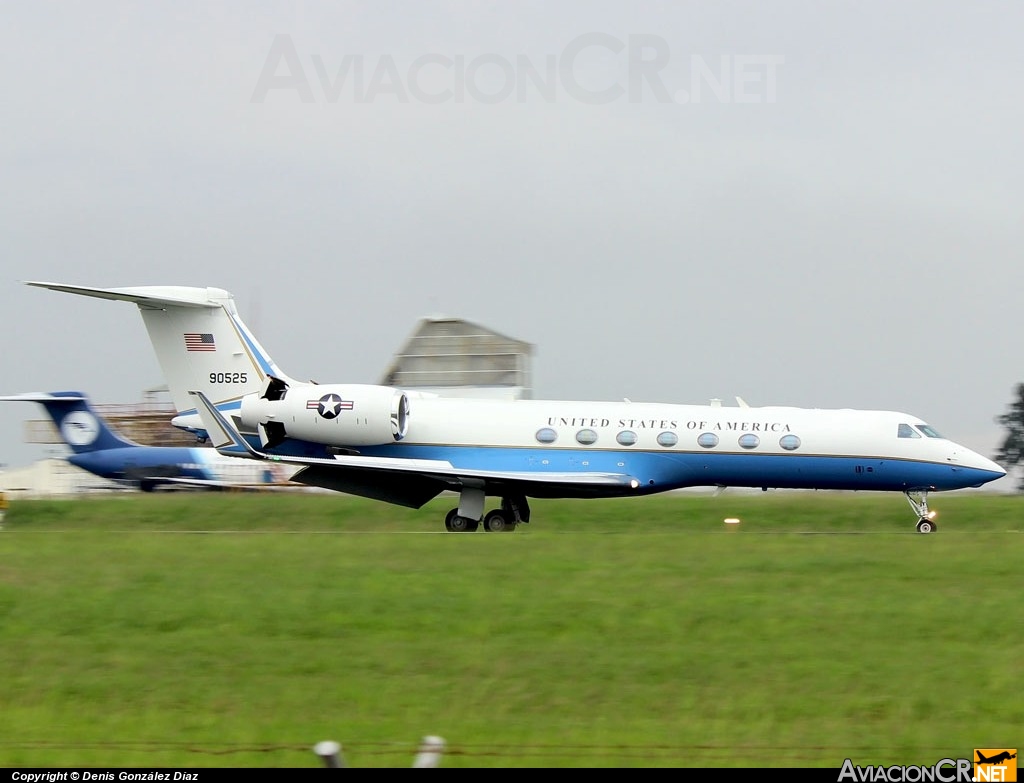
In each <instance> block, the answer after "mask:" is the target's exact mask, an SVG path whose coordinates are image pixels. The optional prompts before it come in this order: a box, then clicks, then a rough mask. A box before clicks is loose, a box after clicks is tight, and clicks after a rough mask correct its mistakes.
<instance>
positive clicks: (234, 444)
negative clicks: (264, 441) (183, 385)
mask: <svg viewBox="0 0 1024 783" xmlns="http://www.w3.org/2000/svg"><path fill="white" fill-rule="evenodd" d="M189 394H191V395H193V396H194V397H198V398H199V404H198V405H197V406H196V410H197V411H198V412H199V417H200V418H201V419H202V421H203V427H205V428H206V432H207V434H208V435H209V436H210V442H211V443H212V444H213V447H214V448H215V449H217V451H219V452H220V453H221V454H226V455H227V456H229V457H251V458H253V459H266V455H264V454H261V453H260V452H258V451H256V449H254V448H253V447H252V446H250V445H249V444H248V443H247V442H246V440H245V438H243V437H242V435H241V434H240V433H239V432H238V429H237V428H236V427H235V426H234V425H233V424H232V423H231V422H230V421H228V419H227V417H226V416H225V415H224V414H223V413H221V412H220V411H219V410H217V406H216V405H214V404H213V403H212V402H210V399H209V398H208V397H207V396H206V395H205V394H203V393H202V392H201V391H190V392H189Z"/></svg>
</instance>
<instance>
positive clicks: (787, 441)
mask: <svg viewBox="0 0 1024 783" xmlns="http://www.w3.org/2000/svg"><path fill="white" fill-rule="evenodd" d="M779 445H780V446H782V448H784V449H785V450H786V451H796V450H797V449H798V448H800V438H798V437H797V436H796V435H783V436H782V437H781V438H779Z"/></svg>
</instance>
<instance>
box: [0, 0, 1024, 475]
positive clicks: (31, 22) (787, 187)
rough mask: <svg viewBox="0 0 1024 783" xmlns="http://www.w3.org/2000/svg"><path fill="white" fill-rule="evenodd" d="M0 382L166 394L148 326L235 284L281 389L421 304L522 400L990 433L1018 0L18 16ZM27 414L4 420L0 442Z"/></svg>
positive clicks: (1016, 316) (1021, 25)
mask: <svg viewBox="0 0 1024 783" xmlns="http://www.w3.org/2000/svg"><path fill="white" fill-rule="evenodd" d="M0 18H2V24H0V86H2V91H0V94H2V96H3V99H2V101H0V140H2V144H0V172H2V178H3V188H2V190H0V199H2V203H0V234H2V238H3V251H2V252H3V264H2V270H3V274H2V275H0V325H2V329H3V334H4V339H3V357H4V360H3V365H2V369H0V394H14V393H20V392H27V391H54V390H59V389H77V390H81V391H85V392H87V393H89V394H90V395H91V396H92V397H93V398H94V400H96V401H97V402H103V403H130V402H136V401H139V400H140V399H141V398H142V394H143V390H144V389H147V388H150V387H154V386H158V385H160V384H162V383H163V378H162V375H161V373H160V369H159V366H158V365H157V362H156V360H155V357H154V355H153V353H152V350H151V348H150V344H149V340H148V338H147V336H146V333H145V329H144V327H143V324H142V319H141V318H140V316H139V314H138V311H137V309H136V308H135V306H134V305H129V304H127V303H120V302H104V301H100V300H95V299H86V298H82V297H76V296H71V295H68V294H62V293H56V292H52V291H46V290H41V289H35V288H29V287H27V286H25V285H23V284H22V282H21V281H24V280H47V281H56V282H65V283H73V284H81V285H92V286H111V287H116V286H127V285H156V284H166V285H195V286H218V287H222V288H226V289H228V290H230V291H232V292H233V293H234V294H235V296H236V299H237V302H238V305H239V308H240V311H241V313H242V316H243V318H244V319H245V320H246V321H247V323H248V324H249V326H250V327H251V328H252V329H253V330H254V331H255V332H256V333H257V335H258V336H259V337H260V339H261V341H262V342H263V344H264V346H265V347H266V348H267V349H268V350H269V351H270V352H271V354H272V355H273V356H274V358H275V360H276V361H277V362H278V364H280V365H281V367H282V369H284V370H285V371H286V372H288V373H289V374H291V375H293V376H294V377H298V378H315V379H317V380H320V381H322V382H342V381H348V382H370V383H372V382H375V381H376V380H377V379H378V378H379V377H380V375H381V373H382V372H383V371H384V369H385V367H386V366H387V364H388V361H389V359H390V357H391V355H392V353H393V352H394V351H395V350H396V349H397V348H398V347H400V345H401V344H402V343H403V341H404V340H405V338H406V336H407V335H408V334H409V332H410V331H411V329H412V328H413V326H414V324H415V322H416V321H417V319H418V318H420V317H421V316H424V315H427V314H435V313H444V314H447V315H453V316H461V317H464V318H468V319H470V320H474V321H479V322H481V323H484V324H486V325H488V326H490V327H492V328H494V329H497V330H498V331H501V332H504V333H506V334H509V335H511V336H514V337H517V338H520V339H524V340H528V341H530V342H532V343H534V344H535V346H536V356H535V360H534V389H535V394H534V396H536V397H552V398H576V399H615V398H620V397H623V396H626V397H629V398H631V399H633V400H645V401H664V402H686V403H705V402H707V400H708V399H710V398H713V397H719V398H722V399H723V400H725V401H726V404H731V403H732V400H733V397H734V396H735V395H740V396H741V397H743V398H744V399H745V400H746V401H747V402H748V403H750V404H751V405H798V406H806V407H822V408H825V407H854V408H882V409H887V410H902V411H906V412H909V413H913V414H915V415H918V416H921V417H923V418H924V419H925V420H927V421H928V422H929V423H931V424H932V425H933V426H935V427H936V428H938V429H939V430H940V431H941V432H943V433H944V434H946V435H947V436H948V437H950V438H952V439H954V440H958V441H960V442H962V443H964V444H965V445H968V446H970V447H973V448H975V449H977V450H979V451H981V452H982V453H985V454H989V455H991V453H992V452H993V450H994V449H995V448H996V446H997V445H998V443H999V440H1000V438H1001V435H1002V431H1001V429H1000V427H999V425H997V424H996V423H995V422H994V417H995V416H997V415H999V414H1001V413H1003V412H1004V411H1005V410H1006V408H1007V405H1008V404H1009V402H1010V400H1011V398H1012V395H1013V389H1014V385H1015V384H1016V383H1018V382H1020V381H1024V365H1022V362H1021V360H1020V351H1021V346H1020V342H1021V340H1020V335H1021V333H1022V332H1024V308H1022V307H1021V306H1020V302H1021V296H1022V291H1024V285H1022V283H1024V264H1022V263H1021V260H1022V259H1021V249H1020V248H1021V240H1022V229H1021V217H1022V204H1024V171H1022V162H1024V161H1022V146H1021V134H1022V127H1024V104H1022V102H1021V100H1020V95H1021V85H1022V84H1024V49H1022V47H1021V45H1020V41H1021V40H1024V6H1020V4H1016V3H1010V2H984V1H982V2H974V3H970V4H967V3H962V2H952V1H951V0H927V2H925V1H922V2H900V3H890V2H882V1H880V0H879V1H868V2H864V1H863V0H861V1H859V2H828V3H813V2H786V1H780V2H772V3H763V2H755V1H754V0H748V1H746V2H714V3H709V2H664V3H663V2H635V3H630V4H628V6H627V4H625V3H622V2H615V3H610V2H591V1H587V2H583V1H582V0H579V1H577V0H571V1H569V0H567V1H566V2H558V3H548V2H543V3H542V2H515V3H512V2H506V3H498V2H474V3H470V2H458V1H456V0H451V1H450V2H403V3H398V2H376V1H375V2H322V3H321V2H305V3H303V2H279V3H258V2H232V3H208V2H183V1H182V0H175V2H173V3H172V2H155V3H130V4H129V3H109V2H90V3H72V2H50V3H4V4H3V5H2V6H0ZM40 413H41V409H40V408H38V407H37V406H34V405H29V404H24V405H23V404H13V403H6V404H2V405H0V463H7V464H8V465H10V466H16V465H22V464H27V463H28V462H30V461H31V460H33V459H35V458H37V457H39V456H43V455H44V454H45V449H44V448H43V447H40V446H29V445H26V444H24V443H23V442H22V440H23V423H24V421H25V420H26V419H30V418H38V417H39V415H40Z"/></svg>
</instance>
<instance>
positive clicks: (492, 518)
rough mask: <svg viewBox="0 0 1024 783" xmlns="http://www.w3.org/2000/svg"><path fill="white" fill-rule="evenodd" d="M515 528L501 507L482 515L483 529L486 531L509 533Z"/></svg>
mask: <svg viewBox="0 0 1024 783" xmlns="http://www.w3.org/2000/svg"><path fill="white" fill-rule="evenodd" d="M515 529H516V525H515V523H514V522H510V521H509V518H508V516H507V515H506V514H505V512H504V511H502V510H501V509H498V508H496V509H494V510H493V511H488V512H487V516H485V517H484V530H486V531H487V532H488V533H511V532H512V531H513V530H515Z"/></svg>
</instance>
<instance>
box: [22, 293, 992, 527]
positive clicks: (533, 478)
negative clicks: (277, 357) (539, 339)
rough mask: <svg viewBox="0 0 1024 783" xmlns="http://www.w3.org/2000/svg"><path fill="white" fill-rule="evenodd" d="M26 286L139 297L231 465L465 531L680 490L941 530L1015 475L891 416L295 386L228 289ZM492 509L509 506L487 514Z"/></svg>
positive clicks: (161, 353)
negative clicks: (885, 498)
mask: <svg viewBox="0 0 1024 783" xmlns="http://www.w3.org/2000/svg"><path fill="white" fill-rule="evenodd" d="M28 285H32V286H38V287H42V288H49V289H52V290H56V291H65V292H68V293H73V294H81V295H84V296H91V297H98V298H101V299H113V300H120V301H127V302H133V303H135V304H136V305H138V307H139V310H140V311H141V313H142V319H143V322H144V323H145V325H146V329H147V330H148V332H149V337H150V340H151V342H152V344H153V348H154V349H155V351H156V354H157V358H158V360H159V362H160V365H161V367H162V369H163V372H164V375H165V379H166V381H167V385H168V387H169V389H170V392H171V396H172V398H173V401H174V404H175V406H176V407H177V409H178V411H179V414H178V416H176V417H175V418H174V421H173V423H174V424H175V425H176V426H179V427H182V428H184V429H189V430H192V431H195V432H196V433H197V434H198V435H199V436H200V437H211V438H212V439H213V443H214V445H215V446H216V447H217V448H218V449H219V450H220V451H221V452H222V453H224V454H226V455H234V456H237V457H242V458H250V459H254V460H261V461H272V462H278V463H283V464H288V465H292V466H297V467H298V470H297V472H296V473H295V474H294V475H293V476H292V477H291V480H292V481H296V482H300V483H303V484H308V485H312V486H317V487H323V488H327V489H332V490H337V491H341V492H347V493H350V494H355V495H362V496H364V497H369V498H374V499H377V500H382V501H386V502H389V503H395V504H398V505H402V506H408V507H411V508H420V507H421V506H423V505H424V504H425V503H427V502H428V501H429V500H431V499H433V498H434V497H436V496H437V495H438V494H440V493H441V492H442V491H445V490H450V491H453V492H457V493H458V494H459V504H458V506H456V507H455V508H453V509H451V511H449V512H448V514H447V516H446V518H445V526H446V528H447V529H448V530H450V531H460V532H461V531H471V530H476V529H477V528H478V527H479V526H480V525H481V524H482V525H483V528H484V529H485V530H488V531H505V530H514V529H515V528H516V526H517V525H519V524H520V523H524V522H529V521H530V506H529V503H528V500H527V499H528V498H555V497H559V498H600V497H621V496H632V495H647V494H652V493H656V492H664V491H666V490H673V489H680V488H683V487H695V486H708V487H755V488H756V487H760V488H763V489H768V488H796V489H824V490H829V489H831V490H880V491H890V492H902V493H904V494H905V495H906V496H907V499H908V500H909V502H910V505H911V507H912V508H913V510H914V513H915V515H916V517H917V529H918V530H919V531H920V532H922V533H930V532H932V531H934V530H935V529H936V525H935V521H934V516H935V514H934V512H933V511H930V510H929V508H928V494H929V493H930V492H936V491H945V490H956V489H963V488H966V487H980V486H982V485H983V484H986V483H988V482H991V481H995V480H996V479H999V478H1002V477H1003V476H1004V475H1006V471H1004V470H1003V468H1001V467H1000V466H999V465H997V464H996V463H994V462H992V461H991V460H989V459H986V458H985V457H983V456H981V455H980V454H977V453H975V452H973V451H971V450H970V449H967V448H965V447H963V446H961V445H959V444H957V443H954V442H953V441H951V440H948V439H946V438H944V437H943V436H941V435H940V434H939V433H938V432H937V431H936V430H935V429H933V428H932V427H931V426H929V425H928V424H926V423H925V422H924V421H922V420H921V419H919V418H918V417H916V416H913V415H911V414H908V413H898V412H893V411H869V410H821V409H806V408H789V407H747V406H741V407H738V408H732V407H722V406H715V405H680V404H669V403H642V402H630V401H622V402H599V401H568V400H490V399H466V398H452V397H441V396H436V395H428V394H424V393H417V392H415V391H411V390H403V389H399V388H392V387H387V386H373V385H361V384H318V383H310V382H302V381H297V380H295V379H293V378H290V377H289V376H287V375H286V374H285V373H284V372H282V371H281V369H280V368H279V367H278V366H277V365H276V364H275V363H274V361H273V360H272V359H271V358H270V356H269V355H268V354H267V352H266V351H265V350H264V349H263V348H262V346H261V345H260V344H259V342H258V341H257V340H256V338H255V337H254V336H253V335H252V333H251V332H250V331H249V329H248V328H247V327H246V326H245V324H244V323H243V322H242V319H241V318H240V317H239V314H238V311H237V309H236V308H235V303H234V298H233V297H232V295H231V294H230V293H229V292H227V291H225V290H223V289H220V288H191V287H172V286H143V287H136V288H88V287H83V286H73V285H64V284H58V283H45V282H30V283H28ZM488 496H491V497H497V498H500V505H499V506H498V507H497V508H494V509H492V510H490V511H486V513H485V507H486V498H487V497H488Z"/></svg>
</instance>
